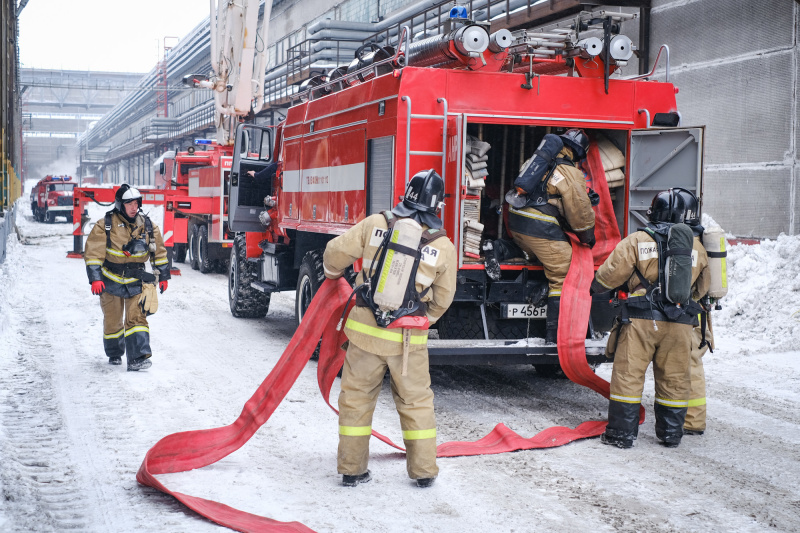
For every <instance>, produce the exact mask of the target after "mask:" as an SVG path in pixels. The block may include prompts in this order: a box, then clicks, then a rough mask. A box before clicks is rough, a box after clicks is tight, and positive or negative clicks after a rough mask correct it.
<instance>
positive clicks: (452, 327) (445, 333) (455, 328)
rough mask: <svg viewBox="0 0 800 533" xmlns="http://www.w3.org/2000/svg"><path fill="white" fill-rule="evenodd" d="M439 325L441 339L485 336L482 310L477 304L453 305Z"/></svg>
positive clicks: (480, 337) (479, 337)
mask: <svg viewBox="0 0 800 533" xmlns="http://www.w3.org/2000/svg"><path fill="white" fill-rule="evenodd" d="M437 325H438V330H439V338H440V339H483V338H484V334H483V321H482V320H481V310H480V307H477V306H475V305H453V306H451V307H450V309H449V310H448V311H447V313H445V315H444V316H442V318H441V319H440V320H439V321H438V322H437ZM490 336H491V335H490Z"/></svg>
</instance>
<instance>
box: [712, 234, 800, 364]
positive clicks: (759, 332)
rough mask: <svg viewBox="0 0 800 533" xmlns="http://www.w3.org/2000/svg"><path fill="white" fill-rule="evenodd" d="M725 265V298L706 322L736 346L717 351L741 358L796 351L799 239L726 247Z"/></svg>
mask: <svg viewBox="0 0 800 533" xmlns="http://www.w3.org/2000/svg"><path fill="white" fill-rule="evenodd" d="M709 222H713V221H711V220H710V219H709ZM703 223H704V225H705V223H706V219H705V218H704V219H703ZM709 226H711V224H710V223H709ZM727 263H728V295H727V296H726V297H725V298H723V299H722V300H721V302H720V304H721V305H722V310H720V311H715V312H714V314H713V318H712V320H713V321H714V327H715V331H716V332H718V334H722V335H723V336H725V337H728V338H729V339H737V340H740V341H742V342H741V344H739V345H738V346H724V347H721V348H724V350H725V352H726V353H741V354H745V355H747V354H752V353H759V352H787V351H796V350H800V236H798V235H794V236H787V235H783V234H781V235H780V236H778V238H777V239H775V240H764V241H762V242H761V243H760V244H756V245H744V244H740V245H736V246H732V247H730V248H729V249H728V261H727ZM751 341H760V342H761V346H760V347H759V348H755V347H753V346H752V344H753V343H752V342H751ZM763 341H767V343H764V342H763Z"/></svg>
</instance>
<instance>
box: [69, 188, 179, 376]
mask: <svg viewBox="0 0 800 533" xmlns="http://www.w3.org/2000/svg"><path fill="white" fill-rule="evenodd" d="M141 202H142V195H141V194H140V193H139V191H138V190H137V189H134V188H131V187H130V186H128V185H127V184H123V185H122V186H120V188H119V189H118V190H117V193H116V195H115V207H114V209H113V210H112V211H109V212H108V213H107V214H106V216H105V217H104V218H103V219H100V220H98V221H97V222H96V223H95V225H94V227H93V228H92V231H91V232H90V233H89V237H88V238H87V239H86V249H85V252H84V259H85V262H86V273H87V275H88V276H89V283H91V285H92V294H96V295H99V296H100V307H101V309H102V310H103V347H104V349H105V353H106V356H108V360H109V363H110V364H112V365H119V364H121V363H122V356H123V355H126V354H127V359H128V367H127V368H128V370H130V371H138V370H144V369H146V368H149V367H150V366H151V364H152V363H151V362H150V361H149V358H150V357H151V355H152V350H151V349H150V328H149V326H148V324H147V316H146V312H147V311H148V310H151V309H153V312H154V308H153V305H154V304H155V302H146V303H143V302H140V300H143V298H141V296H142V292H143V282H147V283H151V287H152V289H151V287H144V291H145V293H146V294H147V295H148V297H149V298H151V299H155V286H154V284H155V281H156V278H155V276H154V274H151V273H149V272H147V271H146V270H145V263H146V262H147V261H148V259H149V260H151V262H152V266H153V271H154V272H157V273H158V280H159V285H160V288H161V292H162V293H163V292H164V291H165V290H166V289H167V280H168V279H170V272H169V261H168V259H167V249H166V248H165V247H164V241H163V240H162V238H161V232H160V231H159V229H158V226H155V225H153V224H152V222H150V220H149V218H148V217H147V216H146V215H144V214H142V213H140V212H139V210H140V208H141V205H142V203H141ZM143 307H144V309H143Z"/></svg>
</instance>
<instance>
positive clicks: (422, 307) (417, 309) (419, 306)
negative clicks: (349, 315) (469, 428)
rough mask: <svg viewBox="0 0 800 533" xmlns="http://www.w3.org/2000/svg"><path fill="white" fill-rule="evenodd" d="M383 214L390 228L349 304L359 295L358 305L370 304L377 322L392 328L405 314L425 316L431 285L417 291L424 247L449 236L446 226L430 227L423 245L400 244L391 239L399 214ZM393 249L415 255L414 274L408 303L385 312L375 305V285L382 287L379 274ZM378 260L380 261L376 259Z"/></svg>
mask: <svg viewBox="0 0 800 533" xmlns="http://www.w3.org/2000/svg"><path fill="white" fill-rule="evenodd" d="M383 216H384V217H385V218H386V224H387V226H388V228H387V229H386V232H385V233H384V234H383V240H382V241H381V244H380V245H379V246H378V249H377V250H376V251H375V255H374V256H373V258H372V264H371V266H370V271H369V272H368V273H367V272H365V273H364V278H365V280H366V281H365V282H364V283H362V284H361V285H358V286H357V287H356V288H355V289H353V292H352V293H351V294H350V298H348V300H347V302H348V305H349V303H350V300H351V299H352V298H353V296H354V295H355V296H356V305H357V306H359V307H368V308H370V309H371V310H372V313H373V314H374V315H375V322H377V324H378V326H380V327H383V328H385V327H388V326H389V325H390V324H391V323H392V322H394V321H395V320H397V319H399V318H402V317H404V316H421V317H424V316H425V315H426V312H427V310H428V306H427V304H426V303H425V302H422V301H420V300H421V299H422V298H423V297H424V296H425V295H426V294H427V293H428V291H429V290H430V287H428V288H426V289H425V290H423V291H422V292H421V293H420V292H418V291H417V287H416V281H415V280H416V277H417V270H418V268H419V261H420V259H421V258H422V250H423V249H424V248H425V247H426V246H427V245H428V244H429V243H431V242H433V241H435V240H436V239H438V238H439V237H443V236H445V235H446V233H445V231H444V230H443V229H441V228H440V229H428V230H425V231H423V232H422V237H421V238H420V242H419V246H418V248H417V249H416V250H414V249H411V248H409V247H407V246H402V245H400V244H397V243H394V242H391V235H392V230H393V229H394V224H395V222H397V217H396V216H395V215H394V214H392V212H391V211H384V212H383ZM389 250H395V251H398V252H401V253H403V254H405V255H408V256H411V257H413V258H414V266H413V268H412V271H411V275H410V276H409V278H408V285H407V286H406V291H405V295H404V296H403V301H404V302H406V303H405V305H403V306H401V307H400V308H399V309H396V310H394V311H392V312H390V313H388V314H387V313H386V312H385V311H381V310H380V309H379V308H378V306H377V304H375V302H374V300H373V297H374V294H375V288H376V287H377V286H378V283H379V279H378V278H379V276H380V273H381V271H382V270H383V263H384V261H385V260H386V254H387V252H388V251H389ZM376 259H377V261H376ZM348 305H345V307H344V311H343V312H342V318H341V320H339V325H338V326H337V330H340V329H341V326H342V322H343V321H344V316H345V313H346V312H347V308H348Z"/></svg>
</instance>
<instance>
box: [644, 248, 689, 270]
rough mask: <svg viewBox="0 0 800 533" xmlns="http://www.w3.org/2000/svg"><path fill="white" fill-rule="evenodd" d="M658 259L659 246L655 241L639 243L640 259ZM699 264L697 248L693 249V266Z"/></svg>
mask: <svg viewBox="0 0 800 533" xmlns="http://www.w3.org/2000/svg"><path fill="white" fill-rule="evenodd" d="M648 259H658V246H656V243H654V242H640V243H639V261H646V260H648ZM696 266H697V250H692V268H695V267H696Z"/></svg>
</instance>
